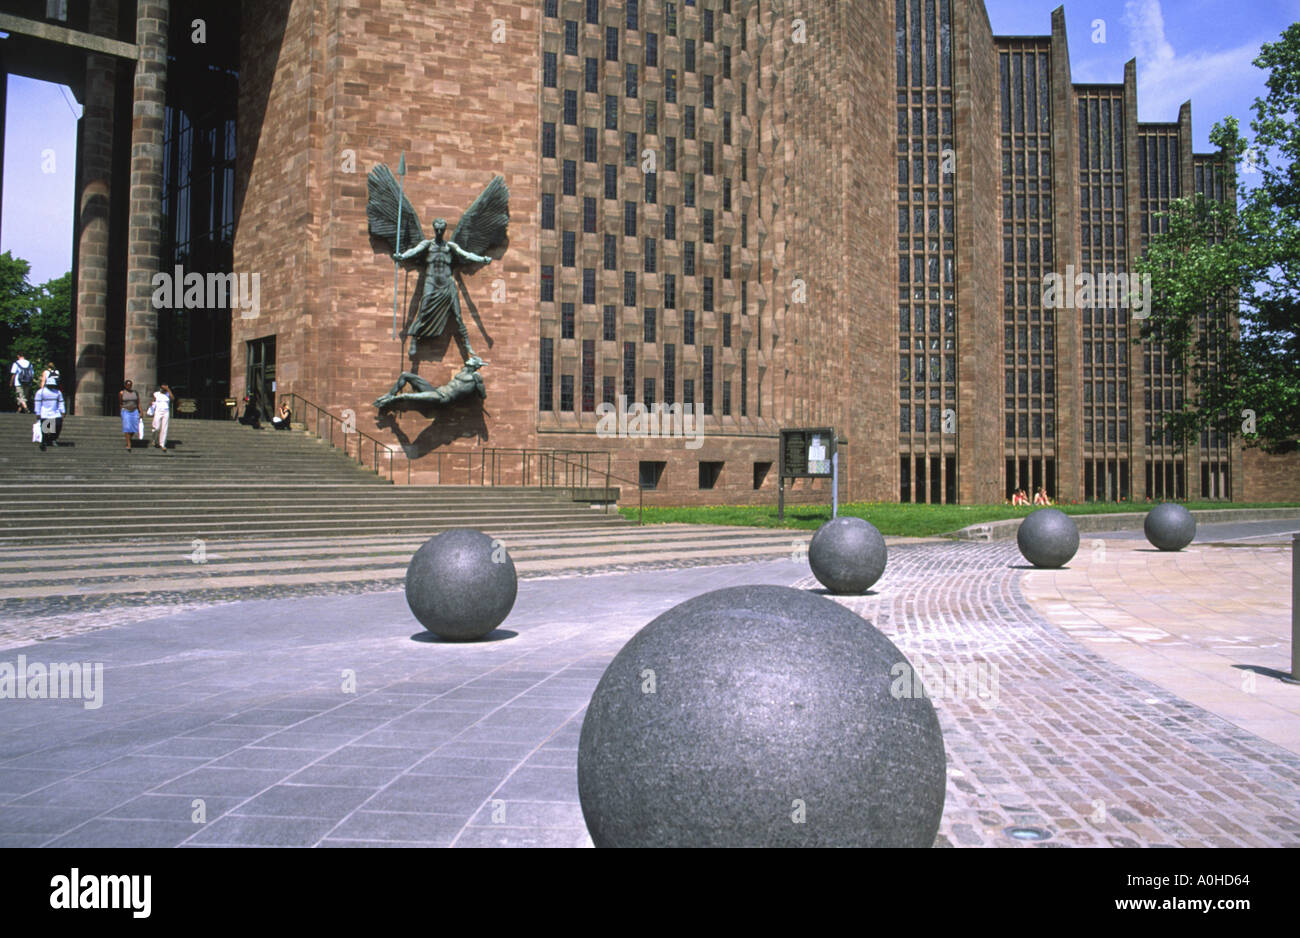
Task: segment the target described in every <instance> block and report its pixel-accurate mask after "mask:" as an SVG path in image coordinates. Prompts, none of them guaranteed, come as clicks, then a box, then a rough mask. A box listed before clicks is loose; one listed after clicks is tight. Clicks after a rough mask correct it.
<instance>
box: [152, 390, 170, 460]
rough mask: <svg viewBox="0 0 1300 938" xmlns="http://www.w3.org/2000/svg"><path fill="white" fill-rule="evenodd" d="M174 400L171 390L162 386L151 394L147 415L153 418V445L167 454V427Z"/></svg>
mask: <svg viewBox="0 0 1300 938" xmlns="http://www.w3.org/2000/svg"><path fill="white" fill-rule="evenodd" d="M174 400H175V398H174V397H173V396H172V389H171V388H170V387H168V386H167V385H165V384H164V385H160V386H159V388H158V390H156V391H154V392H153V403H152V404H151V405H150V406H149V413H150V414H151V415H152V416H153V445H154V447H155V448H156V449H160V450H162V451H163V452H168V449H167V427H168V424H170V423H171V416H172V401H174Z"/></svg>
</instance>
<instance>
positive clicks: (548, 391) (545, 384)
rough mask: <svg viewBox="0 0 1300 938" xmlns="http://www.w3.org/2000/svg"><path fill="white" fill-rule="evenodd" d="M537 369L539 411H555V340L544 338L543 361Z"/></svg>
mask: <svg viewBox="0 0 1300 938" xmlns="http://www.w3.org/2000/svg"><path fill="white" fill-rule="evenodd" d="M539 365H540V366H539V367H538V369H537V372H538V387H537V409H538V410H554V409H555V401H554V397H553V395H554V393H555V340H554V339H548V338H543V339H542V349H541V361H540V363H539Z"/></svg>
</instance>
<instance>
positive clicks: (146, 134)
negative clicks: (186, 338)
mask: <svg viewBox="0 0 1300 938" xmlns="http://www.w3.org/2000/svg"><path fill="white" fill-rule="evenodd" d="M167 21H168V0H137V6H136V26H135V41H136V45H137V46H138V47H139V50H140V58H139V61H137V62H136V66H135V86H134V88H133V90H132V94H131V191H130V194H129V196H128V201H129V203H130V206H129V212H130V220H129V221H128V223H127V225H128V229H127V231H128V233H127V268H126V354H125V362H124V365H125V372H124V373H125V376H126V377H127V378H130V379H131V380H132V381H134V382H135V383H136V386H137V387H140V388H144V387H145V386H146V385H147V386H150V387H152V386H153V385H155V384H156V383H157V381H158V311H157V310H156V309H154V307H153V302H152V301H153V276H154V274H156V273H157V272H158V266H159V260H160V252H161V250H162V175H163V173H162V170H163V108H164V105H165V103H166V96H167Z"/></svg>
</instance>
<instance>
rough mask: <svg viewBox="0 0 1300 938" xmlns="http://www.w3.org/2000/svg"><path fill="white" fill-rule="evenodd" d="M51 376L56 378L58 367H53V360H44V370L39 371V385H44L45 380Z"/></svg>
mask: <svg viewBox="0 0 1300 938" xmlns="http://www.w3.org/2000/svg"><path fill="white" fill-rule="evenodd" d="M51 377H54V378H58V377H59V369H57V368H55V367H54V362H46V363H45V370H44V371H43V372H41V387H45V382H47V381H49V380H50V378H51Z"/></svg>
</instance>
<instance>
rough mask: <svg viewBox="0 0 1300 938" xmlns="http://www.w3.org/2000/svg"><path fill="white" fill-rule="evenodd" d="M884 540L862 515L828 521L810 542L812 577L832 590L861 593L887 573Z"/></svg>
mask: <svg viewBox="0 0 1300 938" xmlns="http://www.w3.org/2000/svg"><path fill="white" fill-rule="evenodd" d="M886 559H887V552H886V549H885V539H884V537H882V536H881V534H880V532H879V531H878V530H876V526H875V525H874V524H872V523H871V522H869V521H863V520H862V519H861V518H852V517H847V516H846V517H842V518H833V519H831V520H830V521H827V522H826V523H825V524H823V525H822V526H821V527H820V528H818V529H817V533H816V534H814V535H813V539H812V543H811V544H809V545H808V565H809V566H810V567H812V572H813V576H815V577H817V580H818V582H820V583H821V585H822V586H824V587H826V588H827V589H828V590H830V591H831V592H832V593H841V594H848V593H862V592H865V591H866V590H867V589H868V588H870V586H871V585H872V584H873V583H875V582H876V581H877V580H879V579H880V575H881V574H882V573H884V572H885V561H886Z"/></svg>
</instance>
